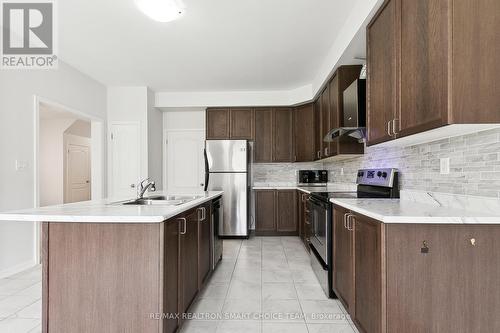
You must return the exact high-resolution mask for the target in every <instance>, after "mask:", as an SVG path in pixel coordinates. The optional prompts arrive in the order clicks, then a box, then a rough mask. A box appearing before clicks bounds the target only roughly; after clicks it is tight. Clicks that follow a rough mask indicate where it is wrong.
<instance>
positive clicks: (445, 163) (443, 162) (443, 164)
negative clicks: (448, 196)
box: [439, 157, 450, 175]
mask: <svg viewBox="0 0 500 333" xmlns="http://www.w3.org/2000/svg"><path fill="white" fill-rule="evenodd" d="M439 162H440V163H439V164H440V170H441V171H440V173H441V174H442V175H449V174H450V158H449V157H446V158H442V159H440V160H439Z"/></svg>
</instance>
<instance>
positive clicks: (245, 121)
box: [230, 108, 255, 140]
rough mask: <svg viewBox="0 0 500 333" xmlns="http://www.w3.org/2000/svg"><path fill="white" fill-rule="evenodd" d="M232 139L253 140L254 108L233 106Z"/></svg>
mask: <svg viewBox="0 0 500 333" xmlns="http://www.w3.org/2000/svg"><path fill="white" fill-rule="evenodd" d="M230 120H231V121H230V122H231V127H230V137H231V139H241V140H244V139H246V140H253V126H254V122H255V121H254V110H253V109H251V108H239V109H236V108H234V109H233V108H232V109H231V116H230Z"/></svg>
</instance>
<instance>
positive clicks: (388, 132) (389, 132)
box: [387, 120, 392, 136]
mask: <svg viewBox="0 0 500 333" xmlns="http://www.w3.org/2000/svg"><path fill="white" fill-rule="evenodd" d="M391 126H392V120H389V121H388V122H387V134H389V136H392V134H391Z"/></svg>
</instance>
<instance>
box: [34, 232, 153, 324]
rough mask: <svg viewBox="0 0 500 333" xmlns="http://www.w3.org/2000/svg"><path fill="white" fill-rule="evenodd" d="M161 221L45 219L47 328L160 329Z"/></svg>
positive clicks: (44, 312) (44, 252) (44, 311)
mask: <svg viewBox="0 0 500 333" xmlns="http://www.w3.org/2000/svg"><path fill="white" fill-rule="evenodd" d="M160 229H161V223H156V224H139V223H137V224H123V223H122V224H119V223H116V224H111V223H44V225H43V235H44V239H43V240H44V241H43V247H44V248H43V250H42V253H43V254H44V259H43V266H44V267H43V272H44V284H46V285H44V287H45V288H44V289H45V290H44V293H43V297H44V301H43V302H42V303H43V307H44V309H43V316H44V319H43V321H44V323H45V324H44V326H43V328H44V332H47V333H67V332H120V333H121V332H130V333H135V332H143V333H148V332H155V333H157V332H160V321H159V320H156V319H151V318H150V317H149V315H150V314H151V313H158V312H160V302H159V295H161V290H160V283H162V280H161V279H160V276H161V275H160V273H161V272H160V270H161V264H162V263H161V259H162V258H161V254H160V251H161V242H160V239H161V237H162V233H161V230H160Z"/></svg>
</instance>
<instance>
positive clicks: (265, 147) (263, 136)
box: [254, 109, 273, 163]
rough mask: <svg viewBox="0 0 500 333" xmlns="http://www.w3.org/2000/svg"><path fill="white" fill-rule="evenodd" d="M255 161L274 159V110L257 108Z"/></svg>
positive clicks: (270, 160)
mask: <svg viewBox="0 0 500 333" xmlns="http://www.w3.org/2000/svg"><path fill="white" fill-rule="evenodd" d="M254 161H255V162H261V163H262V162H272V161H273V110H272V109H256V110H255V144H254Z"/></svg>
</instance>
